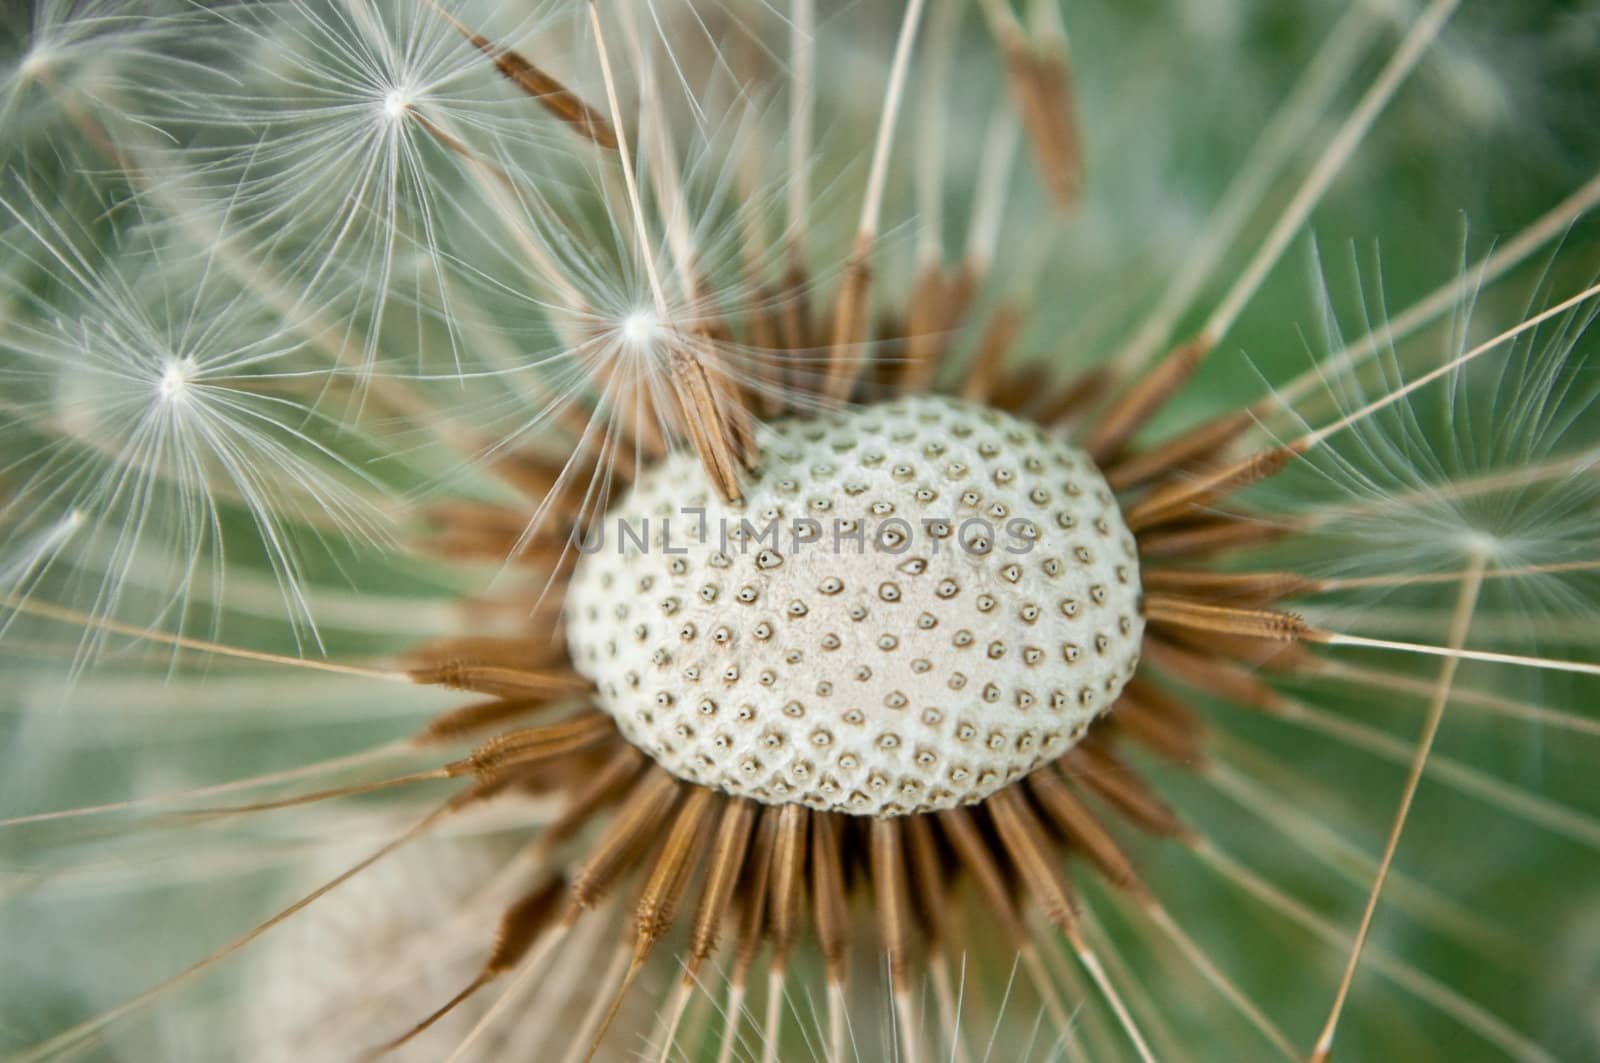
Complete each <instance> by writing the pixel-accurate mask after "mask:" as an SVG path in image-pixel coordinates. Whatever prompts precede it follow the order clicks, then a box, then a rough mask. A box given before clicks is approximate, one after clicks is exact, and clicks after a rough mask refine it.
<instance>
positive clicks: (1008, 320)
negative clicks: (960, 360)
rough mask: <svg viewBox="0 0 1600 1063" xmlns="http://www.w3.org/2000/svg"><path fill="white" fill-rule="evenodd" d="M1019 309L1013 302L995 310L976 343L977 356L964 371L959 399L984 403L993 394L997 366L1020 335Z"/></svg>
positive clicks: (998, 373)
mask: <svg viewBox="0 0 1600 1063" xmlns="http://www.w3.org/2000/svg"><path fill="white" fill-rule="evenodd" d="M1022 321H1023V317H1022V308H1021V307H1019V306H1018V305H1017V304H1016V303H1014V302H1009V301H1008V302H1005V303H1002V304H1000V306H999V307H997V308H996V309H995V312H994V315H993V316H992V317H990V318H989V323H988V325H987V326H986V327H985V328H984V330H983V338H982V339H981V340H980V341H979V343H978V353H977V356H976V357H975V358H974V359H973V362H972V366H971V368H970V369H968V371H967V379H966V382H965V383H964V384H963V385H962V387H961V397H962V398H964V399H967V400H968V401H970V402H987V401H988V400H989V398H990V396H992V395H993V394H994V389H995V385H996V383H997V382H998V380H999V377H1000V369H1001V366H1002V365H1003V364H1004V363H1005V359H1006V356H1007V355H1008V354H1010V353H1011V345H1012V344H1013V343H1015V342H1016V339H1017V334H1018V333H1020V332H1021V331H1022Z"/></svg>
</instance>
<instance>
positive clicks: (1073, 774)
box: [1057, 743, 1188, 838]
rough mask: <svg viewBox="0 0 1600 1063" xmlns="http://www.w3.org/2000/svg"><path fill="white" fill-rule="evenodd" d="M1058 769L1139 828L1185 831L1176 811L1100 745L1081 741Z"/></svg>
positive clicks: (1172, 834)
mask: <svg viewBox="0 0 1600 1063" xmlns="http://www.w3.org/2000/svg"><path fill="white" fill-rule="evenodd" d="M1057 770H1058V771H1060V772H1061V774H1062V776H1063V777H1064V778H1066V779H1067V781H1068V782H1071V783H1073V784H1075V785H1078V786H1081V787H1082V788H1083V789H1085V790H1088V791H1090V792H1091V793H1093V794H1094V795H1095V796H1096V797H1098V798H1100V799H1101V800H1102V801H1104V802H1105V803H1106V804H1108V805H1110V806H1111V807H1112V808H1114V809H1115V810H1116V811H1117V812H1118V813H1120V814H1121V815H1122V816H1123V817H1124V818H1125V819H1127V821H1128V822H1129V823H1132V824H1133V825H1134V826H1135V827H1138V828H1139V829H1140V830H1143V831H1147V832H1148V833H1150V834H1155V835H1159V836H1161V837H1165V838H1178V837H1183V836H1184V835H1185V834H1187V832H1188V831H1187V828H1186V827H1184V825H1183V822H1182V821H1181V820H1179V819H1178V816H1177V813H1175V812H1173V811H1172V809H1170V808H1169V807H1167V805H1166V803H1165V802H1164V801H1162V800H1161V798H1159V797H1157V796H1156V795H1155V794H1154V793H1152V792H1151V791H1150V789H1149V788H1148V787H1147V786H1146V785H1145V784H1144V782H1143V780H1141V779H1140V778H1139V776H1138V775H1137V774H1135V773H1134V771H1133V769H1131V768H1129V767H1128V766H1127V765H1125V764H1123V763H1122V762H1121V761H1120V760H1118V759H1117V757H1116V755H1115V754H1113V753H1112V752H1110V751H1109V750H1107V749H1106V748H1104V746H1103V745H1099V744H1095V743H1080V744H1079V745H1078V746H1077V747H1075V748H1073V749H1071V750H1069V751H1068V753H1067V755H1066V756H1064V757H1062V758H1061V760H1059V761H1058V762H1057Z"/></svg>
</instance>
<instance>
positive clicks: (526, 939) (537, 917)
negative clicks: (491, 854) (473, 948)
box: [368, 875, 566, 1059]
mask: <svg viewBox="0 0 1600 1063" xmlns="http://www.w3.org/2000/svg"><path fill="white" fill-rule="evenodd" d="M565 889H566V881H565V880H564V879H563V878H562V877H561V876H560V875H556V876H553V877H551V878H550V879H549V880H548V881H546V882H545V883H544V884H542V885H540V886H538V887H536V888H535V889H534V890H532V891H531V892H529V893H527V894H525V895H524V896H523V897H522V899H521V900H519V901H517V902H516V903H515V904H513V905H512V906H511V907H510V908H508V909H506V911H505V913H504V914H503V915H501V916H500V926H499V929H498V930H497V931H496V933H495V942H494V948H493V949H492V950H491V951H490V953H489V958H488V959H487V960H486V961H484V964H483V967H482V969H481V970H480V971H479V972H478V974H477V976H476V977H475V978H473V979H472V981H470V982H468V983H467V984H466V987H465V988H463V989H462V990H461V992H459V993H457V994H456V995H455V996H453V997H451V998H450V999H449V1000H447V1001H446V1002H445V1003H444V1005H443V1006H442V1007H440V1008H439V1009H438V1010H437V1011H435V1012H433V1013H432V1014H431V1015H429V1016H428V1017H427V1018H425V1019H423V1020H422V1021H421V1022H419V1023H417V1024H416V1025H415V1026H413V1027H411V1029H409V1030H407V1031H406V1032H405V1033H403V1034H401V1035H400V1036H399V1037H396V1038H395V1039H394V1040H392V1041H389V1042H388V1043H386V1044H384V1045H383V1046H381V1047H380V1048H378V1049H377V1050H376V1051H375V1052H373V1053H372V1054H371V1055H370V1056H369V1057H368V1058H371V1059H376V1058H378V1057H379V1056H383V1055H386V1054H388V1053H390V1052H392V1051H394V1050H395V1049H397V1048H399V1047H400V1046H401V1045H404V1044H405V1043H406V1042H408V1041H410V1040H412V1039H413V1038H415V1037H417V1036H418V1035H419V1034H421V1033H423V1032H424V1031H426V1030H427V1029H428V1028H429V1027H431V1026H433V1025H434V1024H435V1023H437V1022H438V1021H439V1020H440V1019H442V1018H444V1017H445V1016H446V1015H448V1014H450V1013H451V1012H452V1011H454V1010H455V1009H456V1008H458V1007H460V1006H461V1005H462V1004H463V1003H465V1002H466V1001H467V999H468V998H469V997H471V996H472V995H473V994H474V993H476V992H477V991H478V990H480V989H482V988H483V987H484V986H486V985H488V984H489V983H490V982H492V981H494V980H495V979H496V978H498V977H500V976H501V975H502V974H505V973H506V972H507V971H509V970H511V969H512V968H514V967H516V965H517V964H518V963H520V962H522V958H523V957H524V956H526V955H527V954H528V950H529V949H530V948H532V947H533V943H534V942H535V941H537V940H538V939H539V936H540V935H541V934H543V933H544V932H545V930H547V929H548V928H549V926H550V923H551V921H552V920H553V919H554V918H555V913H556V910H557V904H558V902H559V901H560V899H561V895H562V893H563V891H564V890H565Z"/></svg>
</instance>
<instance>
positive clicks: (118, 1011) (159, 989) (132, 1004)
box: [13, 798, 458, 1063]
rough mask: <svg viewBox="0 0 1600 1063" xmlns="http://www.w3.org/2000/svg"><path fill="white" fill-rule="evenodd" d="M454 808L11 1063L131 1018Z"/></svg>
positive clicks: (36, 1059)
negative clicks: (168, 976)
mask: <svg viewBox="0 0 1600 1063" xmlns="http://www.w3.org/2000/svg"><path fill="white" fill-rule="evenodd" d="M457 804H458V799H455V798H453V799H451V800H450V801H447V802H446V803H445V804H443V805H441V806H439V807H438V808H436V809H434V810H433V811H432V812H430V813H428V815H426V816H424V817H423V818H422V819H421V820H420V821H418V822H417V823H416V824H415V825H414V826H412V827H410V828H409V829H407V830H406V831H405V832H404V833H403V834H401V835H399V836H398V837H396V838H394V839H392V840H390V841H388V842H386V843H384V845H383V846H382V847H380V848H378V849H376V850H375V851H373V852H372V853H371V854H370V855H369V856H367V857H366V858H365V859H363V860H361V861H360V862H358V863H356V864H353V865H352V866H350V867H349V868H346V869H345V870H344V871H342V872H340V873H339V874H338V875H336V876H334V877H333V878H331V879H329V880H328V881H327V882H324V883H323V884H322V885H320V886H318V887H317V888H316V889H314V890H312V891H311V892H310V893H308V894H306V895H305V896H303V897H301V898H300V899H299V900H297V901H295V902H294V903H293V904H291V905H289V906H288V907H287V908H284V909H282V910H281V911H279V912H278V913H277V914H276V915H274V916H272V917H271V918H270V919H267V920H266V921H264V922H261V923H258V924H256V926H254V927H253V928H251V929H250V930H249V931H247V932H246V933H244V934H242V935H241V936H239V937H237V938H235V939H233V940H232V941H230V942H229V943H228V944H226V945H224V946H223V947H222V948H220V949H218V950H217V951H216V952H213V953H212V954H211V955H209V956H207V957H206V958H205V959H203V960H199V961H197V962H196V963H193V964H191V965H190V966H188V967H185V968H184V969H183V970H181V971H179V972H178V973H177V974H175V975H173V976H172V977H170V978H168V979H166V980H164V981H162V982H159V983H157V984H156V985H153V986H151V987H150V988H149V989H146V990H145V991H144V992H143V993H140V994H139V995H137V996H135V997H132V998H130V999H129V1000H126V1001H124V1002H123V1003H121V1004H119V1005H117V1006H116V1007H114V1008H111V1009H109V1010H107V1011H104V1012H101V1013H100V1014H99V1015H96V1016H95V1017H94V1018H92V1019H88V1020H86V1021H85V1022H81V1023H79V1024H78V1025H76V1026H74V1027H72V1028H71V1029H68V1030H64V1031H62V1032H61V1033H59V1034H57V1035H56V1036H54V1037H52V1038H50V1040H48V1041H45V1042H43V1043H42V1044H38V1045H35V1046H34V1047H33V1048H32V1049H30V1050H28V1051H26V1052H23V1053H22V1054H21V1055H19V1056H16V1057H14V1058H13V1063H40V1061H42V1060H45V1059H49V1058H51V1057H53V1056H57V1055H60V1054H62V1053H64V1052H66V1051H67V1050H69V1049H72V1048H74V1047H76V1046H78V1045H80V1044H82V1043H83V1042H84V1041H85V1040H86V1039H88V1038H90V1037H92V1036H94V1035H95V1034H96V1033H98V1032H99V1031H100V1030H103V1029H105V1028H106V1027H107V1026H109V1025H111V1024H112V1023H113V1022H116V1021H117V1020H118V1019H120V1018H122V1017H123V1016H125V1015H128V1014H131V1013H132V1012H134V1011H137V1010H138V1009H139V1008H141V1007H144V1006H145V1005H146V1004H149V1003H150V1002H151V1001H153V1000H155V999H156V998H157V997H159V996H160V995H161V994H162V993H165V992H166V991H167V990H169V989H172V988H173V987H175V986H177V985H180V984H182V983H183V982H187V981H188V980H189V979H191V978H193V977H194V976H196V975H198V974H200V973H201V972H203V971H206V970H208V969H209V968H210V967H211V966H212V965H213V964H216V963H218V962H220V961H222V960H225V959H227V958H228V957H229V956H231V955H233V954H234V953H236V952H238V951H239V950H240V949H242V948H244V947H245V946H246V945H248V944H250V943H251V942H252V941H254V940H255V939H256V938H258V937H260V936H261V935H262V934H265V933H266V932H267V931H269V930H271V929H272V928H273V927H275V926H277V925H278V924H280V923H282V922H283V921H284V920H286V919H288V918H290V917H291V916H293V915H295V914H296V913H298V912H300V911H303V910H304V909H306V908H307V907H309V906H310V905H312V904H313V903H315V902H316V901H318V900H320V899H321V898H322V897H324V896H325V895H327V894H328V893H330V892H332V891H333V890H334V889H335V888H337V887H339V886H341V885H343V884H344V883H346V882H348V881H349V880H350V879H352V878H354V877H355V876H356V875H358V874H360V873H361V872H363V871H365V870H366V869H367V868H369V867H371V866H372V865H373V864H375V863H377V862H378V861H379V860H381V859H383V858H384V857H386V856H388V855H389V854H390V853H392V852H394V851H395V850H396V849H398V848H400V847H401V846H402V845H404V844H406V843H407V842H409V841H411V840H412V839H414V838H416V837H418V836H419V835H421V834H422V833H423V832H424V831H426V830H427V829H428V828H429V827H431V826H433V824H434V823H436V822H438V821H439V820H440V819H442V818H443V817H444V816H445V815H447V814H448V813H450V812H451V811H453V810H454V809H455V808H456V807H457Z"/></svg>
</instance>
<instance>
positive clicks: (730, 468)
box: [668, 344, 753, 503]
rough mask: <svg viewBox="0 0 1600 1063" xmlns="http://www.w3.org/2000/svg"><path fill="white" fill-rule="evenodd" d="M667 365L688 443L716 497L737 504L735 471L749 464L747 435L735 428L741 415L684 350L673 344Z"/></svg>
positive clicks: (740, 429) (687, 351)
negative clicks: (714, 490)
mask: <svg viewBox="0 0 1600 1063" xmlns="http://www.w3.org/2000/svg"><path fill="white" fill-rule="evenodd" d="M669 363H670V368H671V372H670V373H669V374H668V379H669V380H670V381H671V382H672V392H673V395H674V397H675V398H676V400H677V402H678V405H679V408H680V410H681V412H682V425H683V428H684V431H685V432H686V433H687V435H688V437H689V442H690V444H691V445H692V446H693V447H694V450H695V454H696V455H698V456H699V458H700V464H701V465H702V466H703V467H704V468H705V470H706V474H707V475H708V476H709V477H710V478H711V483H712V486H714V487H715V488H716V489H717V493H718V494H719V495H721V496H722V498H723V500H724V501H727V502H733V503H737V502H739V501H740V500H741V498H742V495H741V493H740V488H739V470H740V469H741V468H745V467H746V466H747V465H748V463H749V461H751V460H753V456H752V454H751V452H750V450H749V448H748V447H747V445H746V441H747V437H748V433H747V431H746V430H745V429H743V428H740V427H738V424H739V422H740V421H741V420H742V419H743V417H744V416H745V415H744V414H743V411H742V410H736V409H735V408H734V405H735V404H734V400H733V399H732V397H731V396H729V395H726V394H723V389H722V388H720V387H718V386H717V385H716V384H715V383H713V382H712V380H711V379H710V377H709V376H708V375H707V373H706V368H705V365H704V364H703V363H702V362H701V360H700V358H699V357H697V356H696V355H695V354H694V353H693V352H692V351H691V350H689V349H688V348H687V347H685V346H683V345H681V344H673V346H672V348H671V353H670V355H669Z"/></svg>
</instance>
